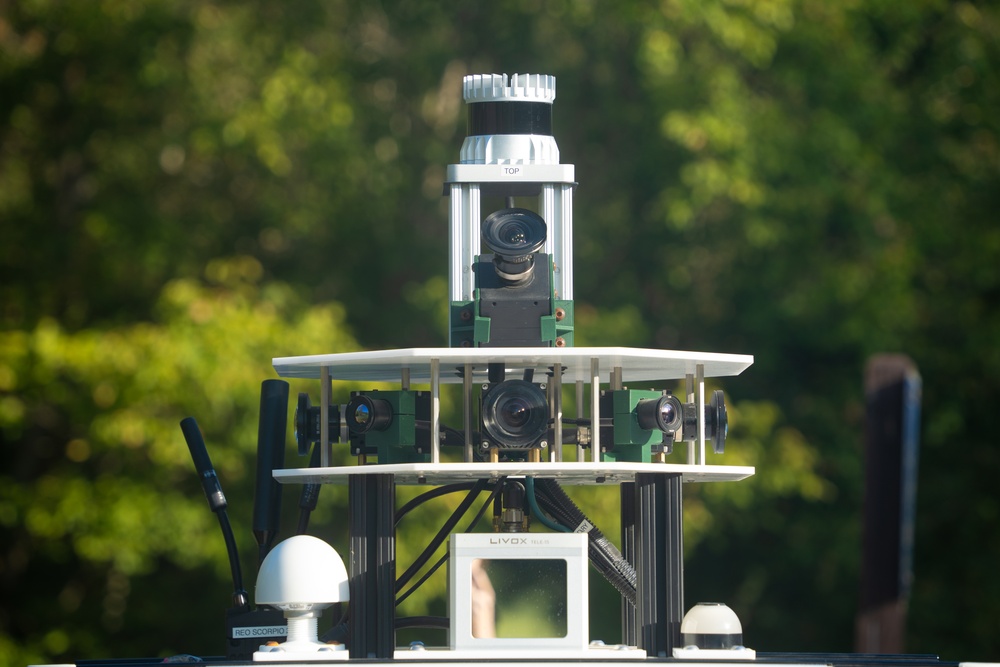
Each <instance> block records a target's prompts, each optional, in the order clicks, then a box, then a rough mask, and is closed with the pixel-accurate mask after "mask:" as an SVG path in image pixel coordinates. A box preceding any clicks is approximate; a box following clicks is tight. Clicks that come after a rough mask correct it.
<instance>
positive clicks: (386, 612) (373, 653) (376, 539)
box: [347, 475, 396, 659]
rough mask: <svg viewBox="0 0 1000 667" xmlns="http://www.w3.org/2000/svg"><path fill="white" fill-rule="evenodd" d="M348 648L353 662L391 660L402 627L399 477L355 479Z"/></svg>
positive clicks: (351, 483) (350, 485)
mask: <svg viewBox="0 0 1000 667" xmlns="http://www.w3.org/2000/svg"><path fill="white" fill-rule="evenodd" d="M347 488H348V495H349V498H350V508H351V509H350V520H349V526H348V531H349V533H350V541H351V565H350V592H351V600H350V602H349V611H348V623H349V624H350V630H349V633H348V648H349V649H350V657H351V659H357V658H378V659H391V658H392V654H393V649H394V648H395V643H396V642H395V629H394V626H395V623H396V532H395V526H394V515H395V511H396V484H395V479H394V476H393V475H351V476H350V478H349V479H348V482H347Z"/></svg>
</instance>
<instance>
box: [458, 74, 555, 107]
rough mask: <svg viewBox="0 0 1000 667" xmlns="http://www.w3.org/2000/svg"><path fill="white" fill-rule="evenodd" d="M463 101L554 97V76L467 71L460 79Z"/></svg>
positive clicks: (539, 99)
mask: <svg viewBox="0 0 1000 667" xmlns="http://www.w3.org/2000/svg"><path fill="white" fill-rule="evenodd" d="M462 97H463V98H464V99H465V101H466V102H467V103H470V102H492V101H512V100H513V101H524V102H547V103H549V104H552V102H553V100H555V99H556V78H555V77H554V76H551V75H549V74H512V75H511V76H509V77H508V76H507V75H506V74H471V75H469V76H467V77H465V78H464V79H463V80H462Z"/></svg>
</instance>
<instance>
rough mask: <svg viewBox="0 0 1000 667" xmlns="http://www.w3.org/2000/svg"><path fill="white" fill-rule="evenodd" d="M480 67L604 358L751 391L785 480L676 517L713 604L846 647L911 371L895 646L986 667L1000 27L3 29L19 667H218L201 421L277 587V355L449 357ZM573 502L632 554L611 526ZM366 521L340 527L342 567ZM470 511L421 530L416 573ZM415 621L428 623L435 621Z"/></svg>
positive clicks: (994, 584) (439, 509) (5, 256)
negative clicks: (265, 501) (876, 364)
mask: <svg viewBox="0 0 1000 667" xmlns="http://www.w3.org/2000/svg"><path fill="white" fill-rule="evenodd" d="M491 71H496V72H504V71H506V72H514V71H531V72H544V73H550V74H554V75H555V76H556V77H557V79H558V85H559V89H558V98H557V101H556V107H555V112H554V114H555V123H556V127H555V133H556V138H557V140H558V143H559V146H560V149H561V153H562V160H563V161H564V162H568V163H573V164H575V165H576V173H577V178H578V179H579V181H580V187H579V189H578V191H577V194H576V206H575V209H576V214H575V226H576V239H575V255H576V264H577V267H578V269H577V274H576V285H575V292H576V295H577V303H576V307H577V320H578V321H577V328H578V339H577V344H578V345H603V344H614V345H636V346H648V347H662V348H674V349H699V350H718V351H726V352H737V353H750V354H754V355H755V357H756V363H755V365H754V366H753V367H751V369H750V370H749V371H747V372H746V373H744V375H743V376H741V377H739V378H733V379H727V380H726V381H725V382H724V383H721V384H720V386H723V387H724V388H725V389H726V391H727V393H728V395H729V397H730V401H731V403H732V404H733V405H732V422H733V431H732V436H731V437H732V440H731V445H730V447H729V448H728V451H727V454H726V459H725V460H726V461H727V462H732V463H745V464H752V465H756V466H758V474H757V476H756V477H755V478H753V479H751V480H749V481H746V482H741V483H739V484H719V485H710V486H704V487H703V486H698V485H692V486H689V487H688V488H687V493H686V497H685V513H686V519H687V524H686V527H687V532H686V543H685V549H686V552H687V554H688V558H687V562H686V568H687V569H686V577H687V594H688V599H687V602H688V603H693V602H695V601H698V600H702V599H720V600H726V601H727V602H729V603H730V605H731V606H733V607H734V609H736V611H737V612H738V613H739V614H740V616H741V618H742V619H743V623H744V630H745V633H746V636H747V641H748V643H749V644H750V645H752V646H753V647H754V648H757V649H759V650H793V649H802V650H849V649H850V648H851V645H852V641H853V628H852V624H853V615H854V612H855V608H856V605H857V595H856V591H857V588H858V583H857V580H858V561H859V557H858V556H859V549H860V528H859V512H860V507H861V502H862V498H861V476H862V471H861V464H860V460H861V452H860V440H861V435H860V433H861V426H862V416H863V407H862V396H861V395H862V388H861V371H862V368H863V365H864V361H865V359H866V358H867V356H868V355H870V354H872V353H875V352H881V351H902V352H905V353H907V354H909V355H910V356H911V357H913V358H914V360H915V361H916V363H917V365H918V366H919V368H920V370H921V373H922V375H923V378H924V406H925V407H924V424H923V434H922V452H921V456H922V461H921V477H920V482H919V494H920V495H919V507H918V532H917V547H916V555H915V561H916V580H915V585H914V591H913V598H912V601H911V609H910V633H909V643H908V647H909V649H910V650H913V651H919V652H933V653H940V654H941V655H942V656H944V657H946V658H950V659H964V660H971V659H991V658H992V659H995V658H996V656H997V654H998V653H1000V640H998V638H997V637H998V635H997V632H996V619H997V618H998V617H1000V579H998V578H997V577H996V576H995V563H996V561H997V559H998V556H1000V533H998V532H997V531H996V530H994V529H993V528H994V526H995V523H996V520H997V518H998V516H1000V500H998V497H997V495H996V493H995V490H994V488H995V483H994V479H995V478H996V475H997V473H998V472H1000V454H998V451H1000V450H998V448H997V447H996V442H995V441H996V438H995V437H994V436H991V435H990V434H991V433H994V432H995V425H994V424H993V422H992V419H993V415H994V414H995V408H994V406H995V404H996V403H997V402H998V400H1000V384H998V380H997V378H1000V346H998V345H997V342H996V341H997V340H1000V308H998V306H1000V268H998V267H1000V263H998V262H997V257H1000V225H998V224H997V223H998V214H997V211H1000V187H998V185H1000V183H998V175H1000V174H998V172H1000V143H998V131H1000V128H998V124H1000V117H998V116H997V114H996V113H995V110H996V109H997V108H998V106H1000V100H998V91H1000V81H998V77H1000V75H998V72H1000V12H998V11H997V8H996V7H995V6H994V5H992V4H988V3H976V2H964V1H963V2H943V1H942V0H919V1H916V2H901V1H895V2H894V1H890V0H852V1H850V2H839V3H829V2H825V1H823V0H759V1H755V2H754V1H749V0H699V1H697V2H695V1H693V0H663V1H662V2H659V3H646V2H638V1H636V0H620V1H618V2H613V3H596V2H591V1H588V0H552V1H550V2H544V3H539V2H522V1H515V0H507V1H503V2H494V3H479V2H471V1H468V0H458V1H456V2H451V3H445V4H442V3H429V2H419V1H415V0H411V1H406V0H399V1H392V2H390V1H387V2H383V3H362V2H350V1H348V0H329V1H326V2H322V3H306V2H296V3H278V2H262V1H259V0H250V1H247V2H240V3H235V2H207V1H196V0H150V1H148V2H144V3H137V2H132V1H130V0H100V1H97V0H95V1H94V2H76V3H65V2H56V1H54V0H21V1H19V2H13V1H11V0H0V447H2V456H3V461H4V462H3V465H2V466H0V665H3V666H6V665H23V664H26V663H30V662H52V661H67V660H73V659H80V658H88V657H97V656H114V657H124V656H139V655H168V654H171V653H177V652H189V653H202V654H217V653H219V652H221V650H222V618H223V616H222V612H223V609H224V608H225V606H226V605H227V604H228V597H229V593H228V586H229V584H228V574H227V568H226V560H225V556H224V547H223V543H222V540H221V538H220V537H219V535H218V530H217V528H216V527H215V525H214V518H213V517H212V516H211V514H210V512H208V511H207V509H206V508H205V506H204V500H203V498H202V497H201V491H200V489H199V488H198V483H197V480H196V479H195V478H194V474H193V467H192V466H191V464H190V462H189V460H188V457H187V451H186V448H185V446H184V443H183V439H182V438H181V436H180V430H179V428H177V422H178V421H179V420H180V419H181V418H182V417H184V416H186V415H195V416H196V417H197V418H198V420H199V422H200V424H201V426H202V429H203V430H204V431H205V435H206V439H207V441H208V444H209V447H210V450H211V453H212V457H213V460H214V463H215V465H216V467H217V468H218V469H219V473H220V477H221V478H222V481H223V484H224V486H225V488H226V491H227V494H228V495H229V498H230V502H231V512H232V515H233V519H234V523H235V524H236V527H237V531H238V537H239V538H240V540H241V546H242V547H243V548H244V552H245V553H246V554H248V555H249V554H251V553H252V551H253V549H252V548H251V547H252V542H251V541H250V539H249V516H250V506H251V498H252V490H251V488H252V468H253V465H254V448H255V432H256V411H257V405H258V391H259V383H260V381H261V380H262V379H264V378H267V377H273V370H271V368H270V363H269V361H270V359H271V358H272V357H276V356H287V355H297V354H313V353H325V352H340V351H348V350H354V349H359V348H361V347H365V348H379V347H397V346H398V347H411V346H438V345H442V344H443V341H444V340H445V334H444V328H445V320H446V318H445V316H444V313H445V300H446V284H445V283H446V280H445V279H444V275H445V267H446V253H447V231H446V225H447V222H446V221H447V209H446V203H445V202H444V201H443V200H442V197H441V183H442V180H443V177H444V168H445V165H447V164H449V163H452V162H455V161H456V159H457V155H458V148H459V146H460V144H461V139H462V136H463V131H464V126H463V122H464V118H463V116H464V113H463V109H462V101H461V94H460V81H461V77H462V76H463V75H465V74H469V73H478V72H491ZM348 389H349V387H338V391H343V392H346V391H347V390H348ZM302 390H312V391H313V394H314V400H315V396H316V393H317V391H316V388H315V387H312V386H308V385H305V384H299V383H296V384H295V385H294V386H293V395H294V392H297V391H302ZM446 399H448V397H446ZM448 400H451V399H448ZM447 407H448V406H446V408H447ZM300 464H301V462H300V461H297V460H289V465H300ZM572 491H573V493H574V499H576V500H578V502H579V504H580V505H581V507H583V508H584V509H585V511H587V513H588V514H589V515H591V516H592V517H593V518H594V519H595V521H596V522H597V523H598V524H599V525H600V526H601V527H602V529H603V530H604V532H605V533H606V534H608V535H609V536H612V537H614V536H615V535H616V534H617V530H618V529H617V516H616V507H617V494H615V493H613V491H612V490H607V489H574V490H572ZM291 493H292V491H291V490H290V491H289V494H291ZM401 493H402V494H403V495H405V493H409V491H407V492H401ZM344 499H345V494H344V492H343V490H342V489H336V488H331V489H324V495H323V497H322V499H321V505H320V509H319V510H318V511H317V513H316V515H315V517H314V522H313V525H314V530H315V532H317V534H322V535H323V536H324V537H326V538H327V539H329V540H330V541H331V542H333V543H334V544H335V546H337V547H338V548H339V549H342V550H343V548H344V541H345V538H346V535H345V532H346V531H345V528H344ZM457 503H458V499H457V498H447V499H443V500H442V501H440V502H437V503H435V507H436V509H434V508H431V507H427V508H426V509H424V510H422V511H421V512H419V513H415V514H414V516H413V517H409V518H408V520H407V526H406V527H407V531H404V532H402V533H401V538H400V543H399V545H398V553H399V557H400V562H401V563H408V562H409V561H410V560H411V559H412V558H413V557H414V556H415V555H416V553H417V552H418V550H419V548H420V542H421V540H420V539H419V538H418V537H416V536H414V534H416V533H421V532H426V530H423V531H422V530H421V529H427V530H429V529H433V528H434V527H436V526H437V525H439V522H440V521H441V517H442V514H443V512H445V511H450V509H451V508H453V507H455V506H456V505H457ZM293 505H294V502H292V496H291V495H289V497H288V498H286V509H293V507H292V506H293ZM288 518H289V522H288V523H286V525H291V519H292V517H291V516H289V517H288ZM246 569H247V570H248V571H250V572H252V571H253V569H252V567H251V564H250V562H249V561H248V562H247V568H246ZM250 583H252V582H250ZM426 589H427V591H426V594H425V595H423V596H422V597H421V596H414V597H413V598H410V599H409V600H407V602H406V603H405V604H404V606H403V607H401V611H402V612H403V613H413V614H417V613H441V612H443V598H442V595H443V591H444V582H443V577H442V576H441V575H437V576H436V577H435V578H434V579H432V580H431V581H430V582H428V584H427V586H426ZM595 595H596V596H597V597H596V598H595V599H596V600H597V601H598V604H597V606H598V607H599V608H600V609H601V610H602V612H603V613H604V614H605V616H603V618H604V619H610V620H609V621H606V622H605V627H610V626H614V625H615V624H617V609H616V608H614V604H615V600H614V596H613V595H608V594H607V593H606V592H605V593H602V592H600V591H598V592H596V593H595ZM602 596H603V597H602ZM592 616H597V617H598V618H601V617H600V616H598V614H597V612H594V613H592ZM611 632H617V631H616V630H612V631H611ZM595 636H597V635H595ZM602 638H604V639H607V640H609V641H612V640H614V639H615V636H613V635H611V636H608V635H606V636H604V637H602Z"/></svg>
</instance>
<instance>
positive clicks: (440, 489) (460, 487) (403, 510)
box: [395, 481, 476, 526]
mask: <svg viewBox="0 0 1000 667" xmlns="http://www.w3.org/2000/svg"><path fill="white" fill-rule="evenodd" d="M475 485H476V483H475V482H471V481H470V482H456V483H455V484H445V485H444V486H437V487H434V488H433V489H431V490H430V491H426V492H424V493H421V494H420V495H419V496H417V497H416V498H413V499H412V500H410V501H408V502H407V503H406V504H405V505H403V506H402V507H400V508H399V509H398V510H396V517H395V525H397V526H398V525H399V522H400V521H401V520H402V519H403V517H404V516H406V515H407V514H409V513H410V512H412V511H413V510H415V509H416V508H417V507H420V506H421V505H423V504H424V503H426V502H427V501H428V500H434V499H435V498H440V497H441V496H444V495H447V494H449V493H455V492H457V491H469V490H471V489H472V488H473V487H474V486H475Z"/></svg>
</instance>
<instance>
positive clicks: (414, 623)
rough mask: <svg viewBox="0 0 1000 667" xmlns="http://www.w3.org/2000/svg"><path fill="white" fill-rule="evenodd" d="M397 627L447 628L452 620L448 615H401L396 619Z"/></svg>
mask: <svg viewBox="0 0 1000 667" xmlns="http://www.w3.org/2000/svg"><path fill="white" fill-rule="evenodd" d="M395 625H396V629H397V630H402V629H404V628H438V629H441V630H447V629H448V628H450V627H451V621H450V620H449V619H448V617H447V616H401V617H400V618H397V619H396V623H395Z"/></svg>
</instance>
